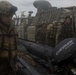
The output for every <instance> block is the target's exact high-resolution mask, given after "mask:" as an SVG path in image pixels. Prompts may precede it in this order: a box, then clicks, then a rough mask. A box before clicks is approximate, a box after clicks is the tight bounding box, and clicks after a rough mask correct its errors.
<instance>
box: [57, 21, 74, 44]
mask: <svg viewBox="0 0 76 75" xmlns="http://www.w3.org/2000/svg"><path fill="white" fill-rule="evenodd" d="M70 37H73V30H72V23H69V24H65V22H64V23H61V25H60V26H59V28H58V30H57V35H56V44H58V43H59V42H61V41H62V40H64V39H66V38H70Z"/></svg>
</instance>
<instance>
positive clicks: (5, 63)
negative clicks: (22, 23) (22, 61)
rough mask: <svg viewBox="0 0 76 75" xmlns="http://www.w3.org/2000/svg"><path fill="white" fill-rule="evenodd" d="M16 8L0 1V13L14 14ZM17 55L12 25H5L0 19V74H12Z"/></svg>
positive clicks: (15, 36)
mask: <svg viewBox="0 0 76 75" xmlns="http://www.w3.org/2000/svg"><path fill="white" fill-rule="evenodd" d="M16 10H17V8H16V7H14V6H13V5H12V4H10V3H9V2H7V1H0V15H1V14H3V15H9V14H10V13H12V14H14V13H15V11H16ZM16 55H17V35H16V32H15V30H14V25H13V24H12V25H10V26H6V25H4V24H3V23H2V22H1V21H0V75H14V71H13V69H12V68H13V67H14V69H15V63H16ZM11 66H12V67H11Z"/></svg>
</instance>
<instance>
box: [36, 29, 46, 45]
mask: <svg viewBox="0 0 76 75" xmlns="http://www.w3.org/2000/svg"><path fill="white" fill-rule="evenodd" d="M35 36H36V37H35V38H36V42H39V43H41V44H45V39H46V31H45V30H42V28H39V29H38V30H37V32H36V35H35Z"/></svg>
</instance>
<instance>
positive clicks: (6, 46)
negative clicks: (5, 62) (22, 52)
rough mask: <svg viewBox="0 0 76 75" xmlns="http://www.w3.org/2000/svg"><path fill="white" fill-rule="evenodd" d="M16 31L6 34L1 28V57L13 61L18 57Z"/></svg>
mask: <svg viewBox="0 0 76 75" xmlns="http://www.w3.org/2000/svg"><path fill="white" fill-rule="evenodd" d="M16 36H17V34H15V32H14V30H11V31H10V32H5V31H4V30H3V29H2V28H0V57H1V58H8V59H13V58H14V57H15V56H16V50H17V45H16V44H17V43H16Z"/></svg>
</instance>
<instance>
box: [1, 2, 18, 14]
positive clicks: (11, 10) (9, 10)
mask: <svg viewBox="0 0 76 75" xmlns="http://www.w3.org/2000/svg"><path fill="white" fill-rule="evenodd" d="M16 11H17V7H15V6H13V5H12V4H11V3H10V2H8V1H0V14H5V15H8V14H15V12H16Z"/></svg>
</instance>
